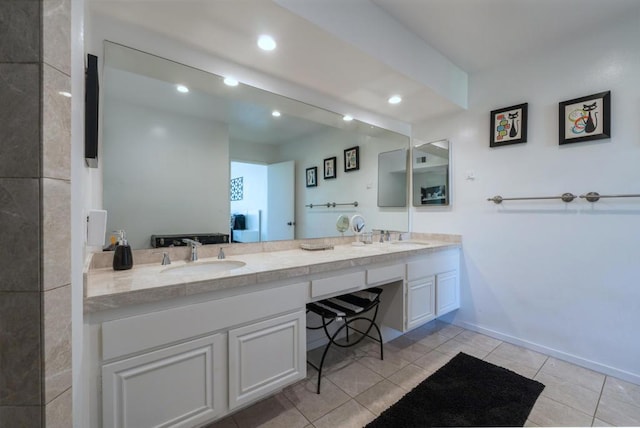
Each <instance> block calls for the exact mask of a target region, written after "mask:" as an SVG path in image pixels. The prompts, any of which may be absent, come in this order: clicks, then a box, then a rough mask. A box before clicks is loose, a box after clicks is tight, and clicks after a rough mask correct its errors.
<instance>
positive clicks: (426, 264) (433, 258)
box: [407, 249, 460, 281]
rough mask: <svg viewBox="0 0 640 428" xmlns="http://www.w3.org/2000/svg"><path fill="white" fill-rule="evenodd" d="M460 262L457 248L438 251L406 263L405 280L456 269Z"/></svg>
mask: <svg viewBox="0 0 640 428" xmlns="http://www.w3.org/2000/svg"><path fill="white" fill-rule="evenodd" d="M459 264H460V255H459V252H458V250H457V249H456V250H449V251H439V252H435V253H432V254H429V255H428V256H425V257H424V258H421V259H418V260H414V261H411V262H409V263H407V281H414V280H416V279H420V278H426V277H428V276H431V275H435V274H437V273H440V272H447V271H450V270H457V269H458V265H459Z"/></svg>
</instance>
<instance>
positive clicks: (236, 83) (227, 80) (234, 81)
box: [224, 77, 238, 86]
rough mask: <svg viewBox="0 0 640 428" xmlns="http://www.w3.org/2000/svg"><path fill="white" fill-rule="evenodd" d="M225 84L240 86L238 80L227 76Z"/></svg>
mask: <svg viewBox="0 0 640 428" xmlns="http://www.w3.org/2000/svg"><path fill="white" fill-rule="evenodd" d="M224 84H225V85H227V86H238V81H237V80H236V79H234V78H233V77H225V78H224Z"/></svg>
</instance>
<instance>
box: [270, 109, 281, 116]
mask: <svg viewBox="0 0 640 428" xmlns="http://www.w3.org/2000/svg"><path fill="white" fill-rule="evenodd" d="M271 116H273V117H280V112H279V111H278V110H274V111H272V112H271Z"/></svg>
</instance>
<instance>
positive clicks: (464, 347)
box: [436, 339, 489, 359]
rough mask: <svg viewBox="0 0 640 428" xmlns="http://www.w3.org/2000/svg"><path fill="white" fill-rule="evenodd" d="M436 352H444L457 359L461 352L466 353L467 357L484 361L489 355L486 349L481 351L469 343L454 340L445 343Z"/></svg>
mask: <svg viewBox="0 0 640 428" xmlns="http://www.w3.org/2000/svg"><path fill="white" fill-rule="evenodd" d="M436 351H438V352H442V353H443V354H448V355H451V356H452V357H455V356H456V355H458V353H460V352H464V353H465V354H467V355H471V356H473V357H476V358H480V359H483V358H484V357H486V356H487V355H489V351H487V350H485V349H480V348H478V347H475V346H473V345H469V344H467V343H463V342H458V341H457V340H456V339H452V340H450V341H448V342H445V343H443V344H442V345H440V346H438V347H437V348H436Z"/></svg>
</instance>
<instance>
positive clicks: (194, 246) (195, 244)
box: [182, 238, 202, 262]
mask: <svg viewBox="0 0 640 428" xmlns="http://www.w3.org/2000/svg"><path fill="white" fill-rule="evenodd" d="M182 242H184V243H185V244H188V245H191V261H192V262H195V261H196V260H198V247H199V246H201V245H202V244H201V243H200V242H198V241H194V240H193V239H187V238H184V239H183V240H182Z"/></svg>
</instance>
